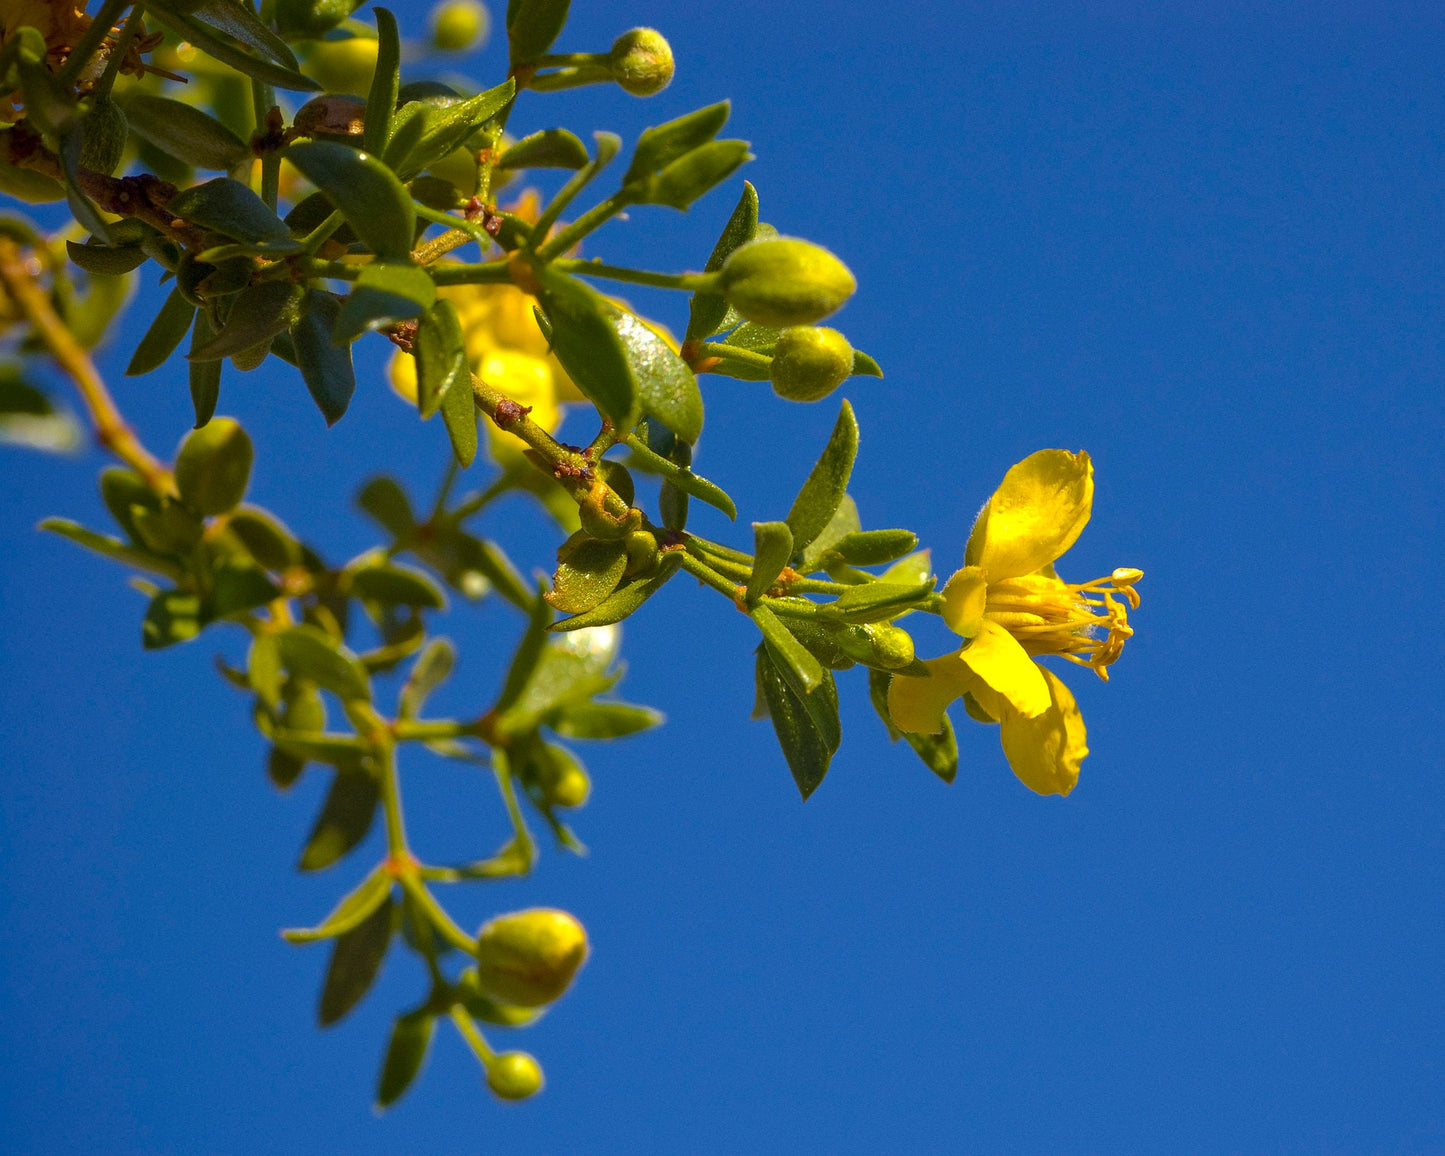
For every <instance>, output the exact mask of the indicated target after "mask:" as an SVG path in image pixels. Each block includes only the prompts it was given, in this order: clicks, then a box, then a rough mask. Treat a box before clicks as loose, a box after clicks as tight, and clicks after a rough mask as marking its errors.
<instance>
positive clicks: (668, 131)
mask: <svg viewBox="0 0 1445 1156" xmlns="http://www.w3.org/2000/svg"><path fill="white" fill-rule="evenodd" d="M731 111H732V106H731V105H730V104H729V102H727V101H725V100H724V101H722V102H721V103H719V104H710V105H708V106H707V107H706V108H700V109H698V110H697V111H696V112H690V113H688V114H687V115H685V116H680V117H678V118H677V119H676V120H670V121H668V122H667V123H666V124H660V125H656V126H655V127H653V128H648V129H644V130H643V132H642V135H641V136H640V137H638V138H637V148H635V149H634V150H633V152H632V163H631V164H630V165H628V166H627V172H626V174H625V175H624V176H623V178H622V183H623V184H624V185H630V184H632V182H634V181H639V180H641V179H643V178H645V177H649V176H651V175H652V174H653V173H658V172H661V171H662V170H663V169H664V168H666V167H667V166H668V165H669V164H671V163H672V162H673V161H675V160H677V159H678V158H679V157H681V156H684V155H686V154H687V153H690V152H692V151H693V150H694V149H696V148H699V147H700V146H702V145H704V144H707V143H708V142H709V141H711V140H712V139H713V137H715V136H717V134H718V133H719V132H720V131H721V130H722V126H723V125H725V124H727V122H728V115H729V114H730V113H731Z"/></svg>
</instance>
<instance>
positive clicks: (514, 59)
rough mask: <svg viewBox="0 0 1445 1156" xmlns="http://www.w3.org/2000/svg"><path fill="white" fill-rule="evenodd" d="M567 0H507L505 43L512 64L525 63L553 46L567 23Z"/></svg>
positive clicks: (568, 0)
mask: <svg viewBox="0 0 1445 1156" xmlns="http://www.w3.org/2000/svg"><path fill="white" fill-rule="evenodd" d="M569 2H570V0H509V2H508V4H507V43H508V48H509V51H510V55H511V63H512V67H513V69H514V70H515V68H516V66H517V65H519V64H528V63H530V62H531V61H533V60H536V59H537V57H539V56H541V55H542V54H543V53H544V52H546V51H547V49H549V48H551V47H552V42H553V41H554V40H556V39H557V37H558V36H559V35H561V32H562V26H563V25H564V24H566V23H567V8H568V5H569Z"/></svg>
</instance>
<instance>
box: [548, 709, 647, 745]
mask: <svg viewBox="0 0 1445 1156" xmlns="http://www.w3.org/2000/svg"><path fill="white" fill-rule="evenodd" d="M663 721H664V720H663V716H662V714H661V713H660V712H659V711H655V710H653V709H652V708H651V707H645V706H633V705H632V704H631V703H628V702H578V703H572V704H571V705H569V706H564V707H562V708H561V709H560V710H558V711H557V712H556V714H554V715H552V716H550V717H549V718H548V719H547V724H548V725H549V726H550V727H551V728H552V729H553V730H554V731H556V732H557V733H558V734H559V735H562V736H563V737H564V738H569V739H620V738H624V737H626V736H627V735H635V734H637V733H639V732H640V731H645V730H651V729H652V728H653V727H656V726H661V725H662V723H663Z"/></svg>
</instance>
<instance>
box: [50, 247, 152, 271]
mask: <svg viewBox="0 0 1445 1156" xmlns="http://www.w3.org/2000/svg"><path fill="white" fill-rule="evenodd" d="M65 251H66V252H67V253H69V254H70V259H71V261H73V262H74V263H75V265H76V266H77V267H79V268H81V269H84V270H85V271H86V272H87V273H94V274H95V275H96V276H98V277H122V276H124V275H125V274H127V273H129V272H130V271H131V270H132V269H138V268H140V267H141V266H142V265H144V264H145V262H146V258H147V256H148V254H147V253H146V251H145V250H144V249H142V248H141V247H140V245H138V244H136V245H92V244H85V245H78V244H76V243H75V242H74V241H66V242H65Z"/></svg>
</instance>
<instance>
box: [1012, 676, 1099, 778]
mask: <svg viewBox="0 0 1445 1156" xmlns="http://www.w3.org/2000/svg"><path fill="white" fill-rule="evenodd" d="M1039 669H1041V670H1042V669H1043V668H1042V667H1040V668H1039ZM1043 675H1044V678H1045V679H1046V680H1047V681H1048V687H1049V692H1050V695H1051V696H1052V704H1051V705H1050V707H1049V709H1048V710H1046V711H1045V712H1044V713H1043V714H1041V715H1039V716H1038V717H1037V718H1024V717H1023V716H1022V715H1020V714H1019V713H1018V712H1016V711H1013V710H1008V709H1007V708H1005V710H1004V713H1003V719H1002V725H1001V727H1000V734H1001V737H1002V739H1003V753H1004V754H1005V755H1006V756H1007V757H1008V762H1009V766H1010V767H1012V768H1013V772H1014V774H1015V775H1017V776H1018V777H1019V781H1020V782H1021V783H1023V785H1024V786H1026V787H1027V788H1028V789H1029V790H1031V791H1035V792H1037V793H1038V794H1040V795H1067V794H1068V793H1069V792H1070V791H1072V790H1073V789H1074V785H1075V784H1076V783H1077V782H1078V781H1079V764H1080V763H1081V762H1083V761H1084V756H1085V755H1087V754H1088V753H1089V748H1088V746H1087V745H1086V743H1085V733H1084V719H1083V716H1082V715H1080V714H1079V707H1078V704H1077V703H1076V702H1075V701H1074V696H1073V695H1072V694H1071V693H1070V692H1069V688H1068V687H1066V686H1065V685H1064V684H1063V683H1062V682H1060V681H1059V679H1058V678H1057V676H1055V675H1054V673H1053V672H1052V671H1048V670H1044V671H1043Z"/></svg>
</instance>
